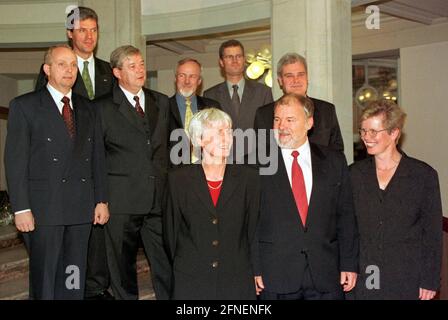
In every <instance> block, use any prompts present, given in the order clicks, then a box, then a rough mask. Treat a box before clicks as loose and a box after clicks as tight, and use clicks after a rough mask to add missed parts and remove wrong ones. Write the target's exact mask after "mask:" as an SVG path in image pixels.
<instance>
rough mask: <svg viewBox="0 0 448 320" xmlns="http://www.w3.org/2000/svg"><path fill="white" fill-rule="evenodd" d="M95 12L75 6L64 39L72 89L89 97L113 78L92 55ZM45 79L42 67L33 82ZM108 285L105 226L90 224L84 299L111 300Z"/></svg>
mask: <svg viewBox="0 0 448 320" xmlns="http://www.w3.org/2000/svg"><path fill="white" fill-rule="evenodd" d="M98 28H99V27H98V15H97V14H96V12H95V11H94V10H92V9H90V8H87V7H77V8H76V9H74V10H72V11H71V12H70V13H69V15H68V16H67V38H68V40H69V44H70V46H71V47H72V48H73V51H74V52H75V54H76V58H77V64H78V76H77V77H76V81H75V84H74V86H73V92H75V93H76V94H79V95H81V96H83V97H86V98H88V99H90V100H92V99H94V98H98V97H101V96H104V95H107V94H109V93H110V92H111V91H112V86H113V83H114V78H113V76H112V70H111V69H110V65H109V63H108V62H106V61H104V60H101V59H98V58H97V57H95V55H94V53H95V48H96V46H97V43H98ZM46 83H47V79H46V76H45V73H44V72H43V69H41V72H40V74H39V77H38V79H37V83H36V90H38V89H40V88H42V87H44V86H45V85H46ZM109 285H110V276H109V270H108V267H107V261H106V245H105V243H104V227H103V226H100V225H96V226H93V228H92V231H91V235H90V240H89V254H88V259H87V279H86V293H85V294H86V299H89V300H111V299H113V297H112V296H111V295H110V293H109V291H107V289H108V288H109Z"/></svg>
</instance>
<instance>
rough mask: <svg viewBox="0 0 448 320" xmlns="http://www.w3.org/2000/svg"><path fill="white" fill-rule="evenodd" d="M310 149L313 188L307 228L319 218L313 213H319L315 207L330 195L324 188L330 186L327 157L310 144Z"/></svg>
mask: <svg viewBox="0 0 448 320" xmlns="http://www.w3.org/2000/svg"><path fill="white" fill-rule="evenodd" d="M310 148H311V168H312V169H311V170H312V175H313V187H312V188H311V197H310V203H309V205H308V215H307V218H306V225H307V226H308V225H310V224H312V222H313V220H314V219H316V218H317V217H316V215H314V214H313V213H314V212H318V210H316V209H314V207H316V206H319V205H320V204H319V201H320V199H324V198H325V197H328V194H326V193H327V191H328V189H327V188H325V187H324V186H326V185H327V184H328V181H327V177H328V168H327V166H326V162H325V156H324V155H323V154H322V152H320V150H319V149H317V148H316V147H315V146H314V145H313V144H310Z"/></svg>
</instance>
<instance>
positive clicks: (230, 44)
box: [219, 39, 244, 59]
mask: <svg viewBox="0 0 448 320" xmlns="http://www.w3.org/2000/svg"><path fill="white" fill-rule="evenodd" d="M230 47H240V48H241V50H242V51H243V56H244V47H243V44H242V43H241V42H239V41H238V40H235V39H231V40H227V41H224V42H223V43H221V46H219V58H220V59H224V49H226V48H230Z"/></svg>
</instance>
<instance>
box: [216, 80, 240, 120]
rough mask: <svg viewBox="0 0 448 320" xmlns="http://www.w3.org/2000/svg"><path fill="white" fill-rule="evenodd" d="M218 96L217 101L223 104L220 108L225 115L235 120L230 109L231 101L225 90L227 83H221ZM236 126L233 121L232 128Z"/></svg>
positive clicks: (234, 115) (233, 112)
mask: <svg viewBox="0 0 448 320" xmlns="http://www.w3.org/2000/svg"><path fill="white" fill-rule="evenodd" d="M219 95H220V97H221V98H220V99H219V101H224V104H223V105H222V106H221V107H222V110H223V111H224V112H226V113H228V114H229V115H230V116H231V118H232V119H237V117H236V114H235V111H234V110H233V107H232V99H231V98H230V94H229V90H228V89H227V83H226V82H223V83H221V85H220V86H219ZM235 126H236V121H234V123H233V127H234V128H235Z"/></svg>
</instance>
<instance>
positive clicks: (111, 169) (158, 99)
mask: <svg viewBox="0 0 448 320" xmlns="http://www.w3.org/2000/svg"><path fill="white" fill-rule="evenodd" d="M143 91H144V93H145V118H141V117H140V116H139V115H138V114H137V112H136V111H135V108H134V107H133V106H132V105H131V104H130V103H129V101H128V100H127V98H126V96H125V95H124V93H123V91H122V90H121V89H120V88H119V87H118V86H115V88H114V90H113V94H112V96H109V97H105V98H102V99H99V100H97V101H96V105H97V107H98V108H99V109H100V112H101V115H102V117H101V118H102V132H103V137H104V145H105V148H106V168H107V175H108V187H109V198H110V199H109V210H110V212H111V214H117V213H119V214H147V213H149V212H150V211H151V212H159V211H160V205H161V196H162V194H163V193H162V190H163V187H164V183H165V180H166V173H167V166H168V146H167V141H168V112H169V106H168V97H167V96H165V95H163V94H161V93H158V92H156V91H152V90H149V89H146V88H143Z"/></svg>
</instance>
